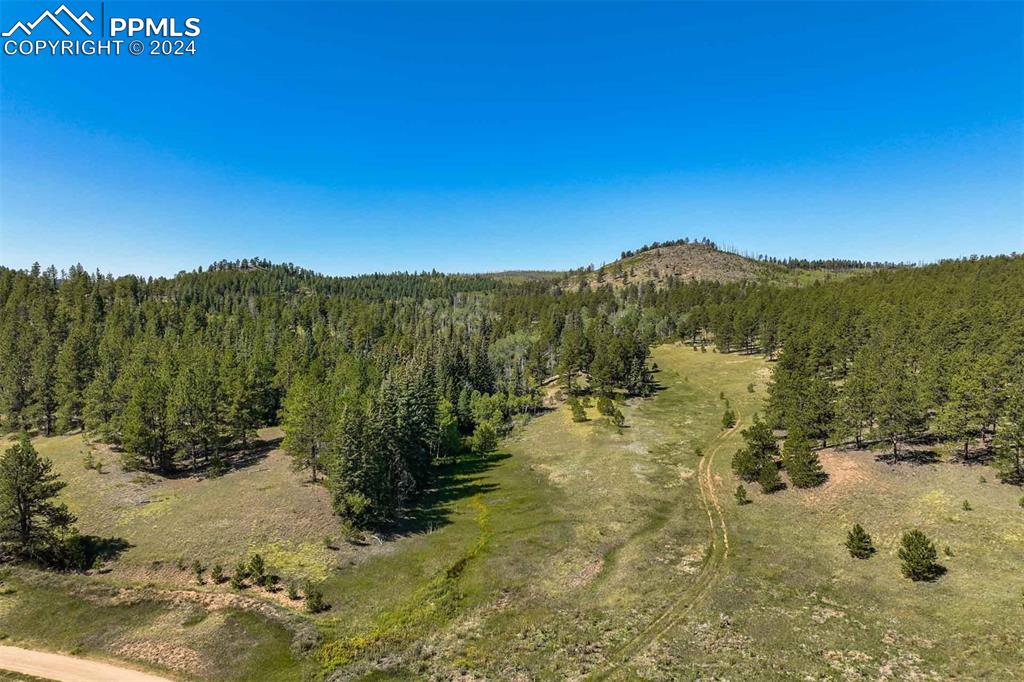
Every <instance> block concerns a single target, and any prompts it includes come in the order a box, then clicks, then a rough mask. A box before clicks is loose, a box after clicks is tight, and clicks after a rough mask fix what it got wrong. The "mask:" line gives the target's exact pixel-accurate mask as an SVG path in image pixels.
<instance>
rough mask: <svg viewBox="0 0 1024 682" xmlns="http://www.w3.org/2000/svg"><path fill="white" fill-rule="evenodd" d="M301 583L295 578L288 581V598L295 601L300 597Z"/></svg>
mask: <svg viewBox="0 0 1024 682" xmlns="http://www.w3.org/2000/svg"><path fill="white" fill-rule="evenodd" d="M299 596H300V595H299V583H298V582H296V581H295V580H289V581H288V598H289V599H291V600H292V601H295V600H297V599H298V598H299Z"/></svg>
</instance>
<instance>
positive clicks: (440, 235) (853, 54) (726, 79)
mask: <svg viewBox="0 0 1024 682" xmlns="http://www.w3.org/2000/svg"><path fill="white" fill-rule="evenodd" d="M68 4H69V6H70V7H71V8H72V9H73V10H75V11H77V12H81V11H82V10H85V9H88V10H90V11H91V12H93V13H94V14H96V16H97V17H98V16H99V3H98V2H71V1H70V0H69V3H68ZM58 5H59V2H53V3H46V4H43V3H35V2H32V3H19V2H4V3H3V4H2V5H0V24H2V25H3V29H4V30H6V29H7V28H8V27H9V26H10V25H11V24H13V23H14V21H16V20H19V19H32V18H34V17H35V16H37V15H38V14H39V12H40V11H41V10H42V9H46V8H50V9H55V8H56V7H57V6H58ZM104 9H105V12H106V15H107V16H122V15H131V16H157V17H159V16H173V17H180V18H184V17H187V16H198V17H200V18H201V20H202V24H201V25H202V35H201V36H200V37H199V38H198V39H197V42H196V45H197V50H198V53H197V54H196V56H194V57H181V56H179V57H152V56H147V55H143V56H139V57H133V56H129V55H123V56H121V57H112V58H96V57H48V56H39V57H36V56H33V57H24V56H7V55H3V56H2V57H0V60H2V61H0V104H2V110H0V263H2V264H4V265H9V266H14V267H27V266H28V265H30V264H31V263H32V262H33V261H40V262H42V263H43V264H49V263H54V264H56V265H58V267H66V266H68V265H71V264H73V263H76V262H80V263H82V264H83V265H85V266H86V267H87V268H89V269H95V268H99V269H100V270H102V271H104V272H114V273H118V274H120V273H127V272H135V273H140V274H153V275H158V274H172V273H174V272H176V271H178V270H179V269H192V268H193V267H196V266H198V265H206V264H208V263H209V262H211V261H214V260H217V259H221V258H228V259H234V258H241V257H248V256H261V257H265V258H270V259H271V260H274V261H291V262H294V263H297V264H300V265H303V266H305V267H309V268H313V269H316V270H320V271H323V272H326V273H336V274H351V273H358V272H367V271H392V270H421V269H430V268H437V269H440V270H446V271H485V270H501V269H515V268H531V269H532V268H551V269H562V268H570V267H575V266H578V265H583V264H586V263H595V264H600V263H601V262H604V261H610V260H613V259H614V258H616V257H617V255H618V253H619V252H620V251H621V250H622V249H626V248H634V247H636V246H639V245H641V244H643V243H645V242H650V241H653V240H666V239H673V238H677V237H683V236H695V237H700V236H710V237H711V238H713V239H715V240H716V241H717V242H719V243H720V244H726V245H731V246H733V247H735V248H737V249H739V250H743V251H747V252H752V253H769V254H773V255H778V256H802V257H828V256H840V257H851V258H865V259H890V260H913V261H917V260H933V259H937V258H943V257H955V256H960V255H965V254H970V253H996V252H1009V251H1014V250H1015V251H1024V94H1022V93H1024V85H1022V84H1024V5H1022V4H1011V3H993V4H963V5H961V4H952V3H939V4H897V3H858V4H839V3H817V4H768V3H755V4H739V3H719V4H655V5H637V4H630V5H617V4H582V3H571V4H540V3H532V4H519V5H513V4H468V3H462V4H443V5H437V4H429V3H409V4H395V5H386V4H342V3H323V2H321V3H311V4H298V3H270V2H261V3H243V2H230V3H201V4H197V3H184V2H164V3H134V2H132V3H127V2H116V1H115V2H107V3H106V4H105V8H104ZM53 37H57V36H53Z"/></svg>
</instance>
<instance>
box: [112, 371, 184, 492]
mask: <svg viewBox="0 0 1024 682" xmlns="http://www.w3.org/2000/svg"><path fill="white" fill-rule="evenodd" d="M121 432H122V443H123V444H124V448H125V451H126V453H127V454H128V455H129V456H137V457H139V458H143V459H145V460H147V461H148V462H149V466H151V467H154V468H157V469H159V470H160V471H163V472H168V471H170V470H171V469H172V467H173V462H172V459H171V457H170V453H169V450H168V441H169V436H168V427H167V384H166V382H165V380H164V377H163V375H162V373H152V372H143V373H142V375H141V376H139V377H138V378H137V380H136V381H135V384H134V387H133V388H132V392H131V397H130V398H129V399H128V403H127V405H125V409H124V418H123V423H122V427H121ZM128 464H129V468H130V467H131V466H132V463H131V462H130V461H129V462H128Z"/></svg>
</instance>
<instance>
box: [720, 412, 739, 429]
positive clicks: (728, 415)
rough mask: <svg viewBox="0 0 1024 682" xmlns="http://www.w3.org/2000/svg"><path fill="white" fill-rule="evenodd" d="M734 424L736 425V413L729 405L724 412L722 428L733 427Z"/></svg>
mask: <svg viewBox="0 0 1024 682" xmlns="http://www.w3.org/2000/svg"><path fill="white" fill-rule="evenodd" d="M734 426H736V413H735V412H733V411H732V408H731V407H727V408H725V412H723V413H722V428H724V429H731V428H732V427H734Z"/></svg>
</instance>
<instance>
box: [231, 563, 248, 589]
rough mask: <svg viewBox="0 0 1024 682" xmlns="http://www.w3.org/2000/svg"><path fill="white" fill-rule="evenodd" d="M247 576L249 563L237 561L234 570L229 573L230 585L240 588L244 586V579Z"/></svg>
mask: <svg viewBox="0 0 1024 682" xmlns="http://www.w3.org/2000/svg"><path fill="white" fill-rule="evenodd" d="M248 577H249V564H248V563H246V562H245V561H239V562H238V563H237V564H236V565H235V572H234V573H232V574H231V587H233V588H235V589H236V590H240V589H242V588H244V587H245V579H246V578H248Z"/></svg>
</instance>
